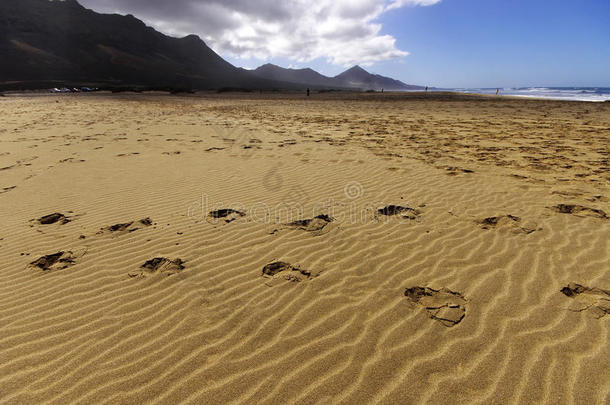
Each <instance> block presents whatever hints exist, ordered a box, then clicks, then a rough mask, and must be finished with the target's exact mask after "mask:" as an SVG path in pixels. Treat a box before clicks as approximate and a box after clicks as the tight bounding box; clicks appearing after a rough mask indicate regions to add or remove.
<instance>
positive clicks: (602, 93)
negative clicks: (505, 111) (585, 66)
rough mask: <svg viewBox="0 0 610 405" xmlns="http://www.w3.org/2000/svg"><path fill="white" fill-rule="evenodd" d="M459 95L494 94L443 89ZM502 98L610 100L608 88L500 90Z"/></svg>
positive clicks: (472, 89) (523, 88) (487, 89)
mask: <svg viewBox="0 0 610 405" xmlns="http://www.w3.org/2000/svg"><path fill="white" fill-rule="evenodd" d="M443 90H448V91H456V92H460V93H477V94H496V89H495V88H471V89H464V88H456V89H443ZM500 94H501V95H503V96H516V97H529V98H547V99H552V100H574V101H592V102H602V101H606V100H610V87H519V88H500Z"/></svg>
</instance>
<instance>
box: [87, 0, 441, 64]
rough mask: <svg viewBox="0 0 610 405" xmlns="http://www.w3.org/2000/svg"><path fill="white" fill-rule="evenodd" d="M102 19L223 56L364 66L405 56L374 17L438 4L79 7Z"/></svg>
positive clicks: (100, 3) (260, 1)
mask: <svg viewBox="0 0 610 405" xmlns="http://www.w3.org/2000/svg"><path fill="white" fill-rule="evenodd" d="M81 1H82V3H83V5H85V6H86V7H90V8H93V9H94V10H99V11H104V12H122V13H131V14H134V15H136V16H137V17H138V18H141V19H143V20H144V21H145V22H147V23H148V24H150V25H152V26H153V27H155V28H157V29H159V30H160V31H162V32H165V33H168V34H171V35H176V36H182V35H187V34H192V33H194V34H198V35H199V36H201V37H202V38H203V39H204V40H205V41H206V42H207V43H208V45H210V46H211V47H212V48H213V49H214V50H216V51H217V52H219V53H220V54H226V55H231V56H234V57H240V58H256V59H261V60H265V59H268V58H270V57H283V58H287V59H290V60H293V61H295V62H299V63H303V62H308V61H311V60H314V59H318V58H323V59H326V60H327V61H328V62H329V63H332V64H335V65H344V66H348V65H353V64H362V65H368V64H372V63H374V62H377V61H382V60H387V59H394V58H401V57H404V56H406V55H408V52H405V51H403V50H400V49H398V48H397V47H396V39H395V38H394V37H392V36H391V35H383V34H381V28H382V27H381V25H380V24H379V22H378V19H379V17H380V16H381V15H382V14H384V13H386V12H388V11H389V10H393V9H397V8H401V7H405V6H429V5H433V4H436V3H438V2H440V1H441V0H317V1H315V2H312V1H311V0H285V1H277V0H257V1H254V0H174V1H166V0H81Z"/></svg>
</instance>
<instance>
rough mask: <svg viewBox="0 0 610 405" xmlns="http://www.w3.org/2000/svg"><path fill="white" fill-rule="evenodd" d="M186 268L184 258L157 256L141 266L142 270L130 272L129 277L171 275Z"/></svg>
mask: <svg viewBox="0 0 610 405" xmlns="http://www.w3.org/2000/svg"><path fill="white" fill-rule="evenodd" d="M184 268H185V267H184V261H183V260H182V259H174V260H171V259H168V258H166V257H155V258H154V259H150V260H148V261H147V262H146V263H144V264H143V265H142V266H140V269H141V271H139V272H133V273H129V277H130V278H136V277H146V275H147V274H162V275H164V276H171V275H173V274H177V273H179V272H180V271H182V270H184Z"/></svg>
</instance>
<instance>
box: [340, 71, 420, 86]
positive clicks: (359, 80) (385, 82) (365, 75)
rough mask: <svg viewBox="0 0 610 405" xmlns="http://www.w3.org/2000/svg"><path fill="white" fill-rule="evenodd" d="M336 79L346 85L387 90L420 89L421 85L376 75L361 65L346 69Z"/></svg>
mask: <svg viewBox="0 0 610 405" xmlns="http://www.w3.org/2000/svg"><path fill="white" fill-rule="evenodd" d="M335 80H338V81H340V82H341V83H344V84H345V86H346V87H357V88H362V89H365V90H366V89H373V90H378V89H385V90H420V89H422V87H421V86H413V85H409V84H405V83H403V82H401V81H399V80H394V79H391V78H389V77H384V76H380V75H374V74H371V73H369V72H367V71H366V70H364V69H362V68H361V67H360V66H354V67H353V68H351V69H349V70H346V71H345V72H343V73H341V74H340V75H338V76H336V77H335Z"/></svg>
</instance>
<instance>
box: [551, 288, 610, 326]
mask: <svg viewBox="0 0 610 405" xmlns="http://www.w3.org/2000/svg"><path fill="white" fill-rule="evenodd" d="M561 292H562V293H563V294H564V295H565V296H566V297H569V298H571V299H572V300H573V302H572V303H571V304H570V306H569V307H568V309H569V310H570V311H574V312H583V311H589V312H590V313H592V314H593V316H594V317H596V318H598V319H599V318H603V317H604V316H606V315H607V314H609V313H610V291H607V290H602V289H601V288H591V287H585V286H583V285H580V284H576V283H570V284H568V285H567V286H566V287H563V288H562V289H561Z"/></svg>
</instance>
